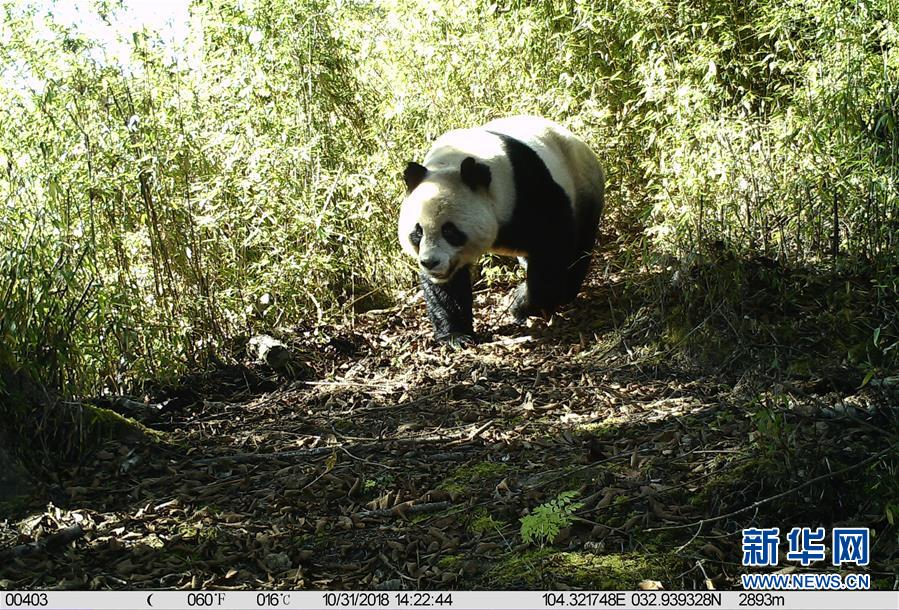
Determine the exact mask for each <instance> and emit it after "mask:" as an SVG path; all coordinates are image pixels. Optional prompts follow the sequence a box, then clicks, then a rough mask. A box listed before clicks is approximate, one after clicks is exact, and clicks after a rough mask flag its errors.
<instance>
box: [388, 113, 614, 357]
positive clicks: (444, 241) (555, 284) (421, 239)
mask: <svg viewBox="0 0 899 610" xmlns="http://www.w3.org/2000/svg"><path fill="white" fill-rule="evenodd" d="M403 180H404V182H405V184H406V194H405V198H404V199H403V202H402V205H401V207H400V217H399V223H398V224H399V239H400V242H401V244H402V247H403V250H404V251H405V252H406V253H407V254H408V255H409V256H412V257H414V258H415V260H416V261H417V263H418V268H419V274H420V278H421V286H422V290H423V292H424V298H425V302H426V304H427V310H428V316H429V318H430V319H431V322H432V323H433V325H434V336H435V338H436V339H437V340H439V341H449V342H452V343H460V342H462V343H465V342H470V341H473V340H474V328H473V321H474V320H473V314H472V288H471V275H470V273H469V266H470V265H471V264H472V263H475V262H476V261H477V260H478V259H479V258H480V257H481V255H483V254H485V253H487V252H493V253H496V254H503V255H510V256H517V257H519V260H520V261H521V262H522V264H523V265H524V266H525V268H526V270H527V279H526V280H525V282H523V283H522V284H521V285H520V286H519V287H518V288H517V289H516V291H515V295H514V299H513V302H512V314H513V315H514V316H515V318H516V319H517V320H518V321H524V320H526V319H527V318H528V317H529V316H544V317H548V316H549V315H551V314H552V313H553V311H554V310H556V309H557V308H558V307H559V306H560V305H564V304H566V303H569V302H571V301H573V300H574V299H575V297H576V296H577V293H578V291H579V290H580V288H581V284H582V283H583V281H584V277H585V276H586V274H587V268H588V266H589V264H590V257H591V253H592V250H593V245H594V242H595V240H596V231H597V227H598V225H599V219H600V216H601V214H602V209H603V197H604V190H605V177H604V174H603V170H602V168H601V167H600V165H599V162H598V161H597V160H596V156H595V155H594V154H593V153H592V152H591V150H590V148H589V147H588V146H587V145H586V144H585V143H584V142H583V141H582V140H581V139H579V138H578V137H577V136H575V135H574V134H573V133H571V132H570V131H568V130H567V129H565V128H564V127H562V126H561V125H559V124H557V123H554V122H552V121H549V120H547V119H543V118H539V117H533V116H517V117H510V118H503V119H497V120H494V121H490V122H489V123H486V124H485V125H483V126H481V127H475V128H472V129H456V130H453V131H449V132H447V133H445V134H443V135H442V136H440V137H438V138H437V140H436V141H435V142H434V144H433V145H432V146H431V149H430V151H429V152H428V153H427V155H426V156H425V158H424V161H423V163H421V164H419V163H415V162H410V163H409V164H408V165H407V167H406V169H405V171H404V172H403Z"/></svg>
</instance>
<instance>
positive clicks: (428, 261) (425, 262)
mask: <svg viewBox="0 0 899 610" xmlns="http://www.w3.org/2000/svg"><path fill="white" fill-rule="evenodd" d="M418 262H419V263H421V266H422V267H424V268H425V269H427V270H428V271H430V270H431V269H433V268H434V267H436V266H437V265H439V264H440V259H437V258H423V259H421V260H419V261H418Z"/></svg>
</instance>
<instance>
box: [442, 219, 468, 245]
mask: <svg viewBox="0 0 899 610" xmlns="http://www.w3.org/2000/svg"><path fill="white" fill-rule="evenodd" d="M440 232H441V233H442V234H443V239H445V240H446V241H447V243H449V245H451V246H456V247H458V246H461V245H463V244H465V242H467V241H468V236H467V235H466V234H465V233H463V232H462V231H460V230H459V227H457V226H456V225H455V224H453V223H451V222H446V223H444V224H443V227H442V228H441V229H440Z"/></svg>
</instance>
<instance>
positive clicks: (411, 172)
mask: <svg viewBox="0 0 899 610" xmlns="http://www.w3.org/2000/svg"><path fill="white" fill-rule="evenodd" d="M427 173H428V168H426V167H425V166H424V165H421V164H419V163H415V162H414V161H409V164H408V165H406V169H405V170H403V182H405V183H406V192H409V193H411V192H412V191H414V190H415V187H416V186H418V185H419V184H421V181H422V180H424V179H425V176H426V175H427Z"/></svg>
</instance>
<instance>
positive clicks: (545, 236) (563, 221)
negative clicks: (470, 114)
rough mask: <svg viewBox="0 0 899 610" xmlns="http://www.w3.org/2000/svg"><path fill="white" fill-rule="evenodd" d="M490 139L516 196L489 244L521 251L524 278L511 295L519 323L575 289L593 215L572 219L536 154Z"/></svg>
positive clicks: (511, 141)
mask: <svg viewBox="0 0 899 610" xmlns="http://www.w3.org/2000/svg"><path fill="white" fill-rule="evenodd" d="M494 135H496V136H497V137H499V138H500V140H502V143H503V148H504V149H505V151H506V155H507V157H508V159H509V162H510V163H511V164H512V172H513V177H514V178H513V179H514V182H515V195H516V200H515V205H514V211H513V213H512V218H511V219H510V220H509V222H507V223H506V224H505V225H503V226H501V227H500V230H499V234H498V235H497V239H496V244H495V246H497V247H501V248H504V249H510V250H520V251H523V252H527V259H528V275H527V280H526V281H525V282H524V283H523V284H522V285H521V286H519V287H518V289H517V290H516V292H515V300H514V302H513V304H512V314H513V315H514V316H515V317H516V318H518V319H519V320H523V319H525V318H527V317H528V316H534V315H542V316H549V315H550V314H552V313H553V311H555V310H556V308H558V307H559V306H560V305H564V304H566V303H569V302H571V301H573V300H574V298H575V297H576V296H577V293H578V291H579V290H580V288H581V284H582V283H583V281H584V278H585V277H586V275H587V268H588V267H589V264H590V256H591V252H592V250H593V244H594V241H595V238H596V227H597V224H598V222H599V213H598V211H597V213H596V214H593V215H591V217H590V218H575V213H574V206H573V205H572V203H573V202H572V201H571V200H570V199H569V197H568V195H566V194H565V191H564V190H563V189H562V187H561V186H560V185H559V184H558V183H556V181H555V180H553V178H552V174H550V173H549V169H548V168H547V167H546V164H545V163H543V160H542V159H540V157H539V156H538V155H537V153H536V152H534V150H533V149H531V148H530V147H528V146H527V145H525V144H523V143H522V142H519V141H518V140H516V139H515V138H512V137H509V136H507V135H504V134H499V133H497V134H494ZM580 203H587V202H580ZM597 207H598V206H597ZM590 208H591V206H589V205H587V206H584V209H585V210H587V209H590Z"/></svg>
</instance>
